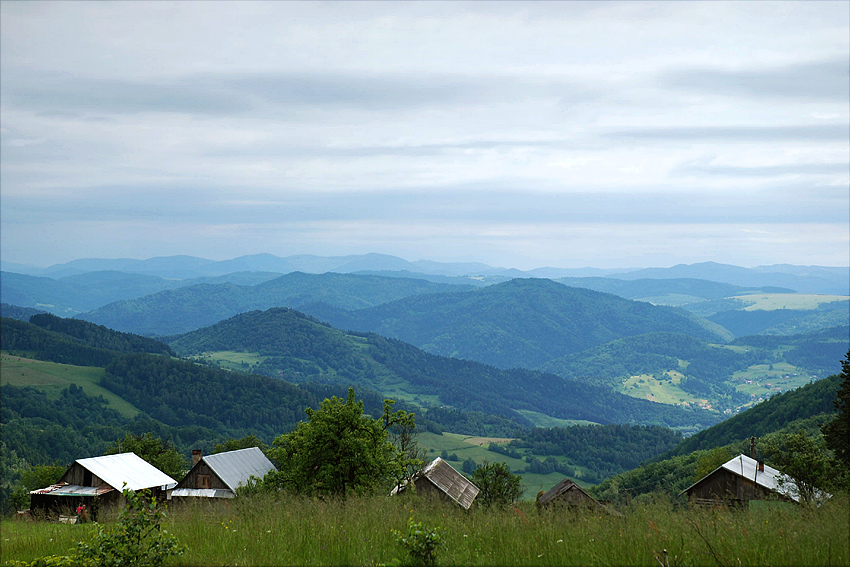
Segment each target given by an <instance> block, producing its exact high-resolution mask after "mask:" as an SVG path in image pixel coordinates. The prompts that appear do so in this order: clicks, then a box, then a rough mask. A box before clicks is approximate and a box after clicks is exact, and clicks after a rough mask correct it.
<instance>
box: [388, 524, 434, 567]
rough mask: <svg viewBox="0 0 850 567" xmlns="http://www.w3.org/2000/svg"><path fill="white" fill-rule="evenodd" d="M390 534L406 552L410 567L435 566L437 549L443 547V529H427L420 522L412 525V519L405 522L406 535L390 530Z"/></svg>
mask: <svg viewBox="0 0 850 567" xmlns="http://www.w3.org/2000/svg"><path fill="white" fill-rule="evenodd" d="M392 533H393V535H395V537H396V541H398V543H399V544H400V545H401V546H402V547H403V548H404V550H405V551H406V552H407V555H408V559H409V560H410V562H411V565H424V566H426V567H429V566H431V565H435V564H436V562H437V549H438V548H439V547H440V546H441V545H443V534H444V533H445V530H444V529H443V528H441V527H439V526H437V527H435V528H433V529H432V528H428V527H426V526H424V525H423V524H422V522H416V523H414V522H413V518H410V519H409V520H407V535H404V534H403V533H401V532H400V531H398V530H392ZM402 563H404V561H403V560H402Z"/></svg>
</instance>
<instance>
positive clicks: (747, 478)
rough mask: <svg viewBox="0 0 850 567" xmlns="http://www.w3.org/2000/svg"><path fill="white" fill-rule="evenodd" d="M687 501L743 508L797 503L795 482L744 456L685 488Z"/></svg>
mask: <svg viewBox="0 0 850 567" xmlns="http://www.w3.org/2000/svg"><path fill="white" fill-rule="evenodd" d="M681 494H687V496H688V501H689V502H691V503H692V504H696V505H712V506H716V505H729V506H746V505H748V504H749V502H750V500H768V499H776V500H784V501H786V502H800V495H799V491H798V489H797V485H796V483H795V482H794V480H793V479H792V478H791V477H789V476H788V475H785V474H783V473H781V472H780V471H778V470H776V469H774V468H773V467H769V466H767V465H765V464H764V461H760V460H756V459H754V458H752V457H748V456H746V455H743V454H741V455H738V456H737V457H733V458H732V459H729V460H728V461H726V462H725V463H723V464H722V465H720V466H719V467H717V468H716V469H714V470H713V471H712V472H710V473H709V474H707V475H705V476H704V477H703V478H701V479H699V480H698V481H696V482H695V483H694V484H692V485H691V486H689V487H688V488H686V489H685V490H683V491H682V492H681Z"/></svg>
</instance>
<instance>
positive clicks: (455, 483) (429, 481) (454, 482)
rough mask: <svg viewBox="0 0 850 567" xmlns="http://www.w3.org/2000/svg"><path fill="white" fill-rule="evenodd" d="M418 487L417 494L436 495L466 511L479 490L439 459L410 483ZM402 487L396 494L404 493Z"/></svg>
mask: <svg viewBox="0 0 850 567" xmlns="http://www.w3.org/2000/svg"><path fill="white" fill-rule="evenodd" d="M409 483H413V485H414V486H415V487H416V494H423V495H435V496H438V497H440V498H443V499H445V500H448V501H451V502H454V503H456V504H459V505H460V506H461V507H463V508H464V509H466V510H469V508H470V507H471V506H472V503H473V502H474V501H475V497H476V496H478V492H479V489H478V487H477V486H475V485H474V484H472V481H470V480H469V479H468V478H466V477H465V476H463V475H462V474H460V473H459V472H458V471H457V470H455V469H454V468H453V467H452V466H451V465H450V464H449V463H447V462H446V461H444V460H443V459H441V458H440V457H437V458H436V459H434V460H433V461H431V462H430V463H428V464H427V465H425V467H424V468H423V469H422V470H420V471H419V472H418V473H416V474H415V475H413V478H411V479H410V480H409V481H408V484H409ZM404 490H405V487H404V486H402V487H400V488H397V489H396V490H394V491H393V493H394V494H397V493H401V492H404Z"/></svg>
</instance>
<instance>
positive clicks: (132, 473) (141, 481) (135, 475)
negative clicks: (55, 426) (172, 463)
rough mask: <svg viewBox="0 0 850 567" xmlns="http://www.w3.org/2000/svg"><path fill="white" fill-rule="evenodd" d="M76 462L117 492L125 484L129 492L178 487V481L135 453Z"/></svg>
mask: <svg viewBox="0 0 850 567" xmlns="http://www.w3.org/2000/svg"><path fill="white" fill-rule="evenodd" d="M76 462H77V463H78V464H79V465H80V466H81V467H83V468H85V469H86V470H89V471H91V472H92V474H93V475H95V476H97V477H98V478H99V479H101V480H102V481H103V482H105V483H106V484H108V485H109V486H111V487H112V488H115V489H116V490H122V489H123V488H125V486H124V485H125V484H126V488H127V489H129V490H144V489H145V488H154V487H162V486H165V487H167V488H171V487H173V486H176V485H177V481H176V480H174V479H173V478H171V477H170V476H168V475H167V474H165V473H164V472H162V471H161V470H159V469H158V468H156V467H155V466H153V465H152V464H150V463H148V462H147V461H146V460H144V459H143V458H141V457H139V456H138V455H136V454H135V453H119V454H117V455H104V456H102V457H90V458H88V459H78V460H77V461H76Z"/></svg>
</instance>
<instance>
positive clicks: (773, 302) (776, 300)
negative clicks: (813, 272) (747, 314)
mask: <svg viewBox="0 0 850 567" xmlns="http://www.w3.org/2000/svg"><path fill="white" fill-rule="evenodd" d="M732 299H740V300H741V301H744V302H745V303H748V304H749V305H747V307H745V308H744V311H756V310H760V309H763V310H765V311H774V310H776V309H801V310H810V309H817V308H818V306H819V305H820V304H821V303H832V302H833V301H846V300H847V299H848V296H846V295H818V294H811V293H810V294H805V293H760V294H751V295H739V296H736V297H733V298H732Z"/></svg>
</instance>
